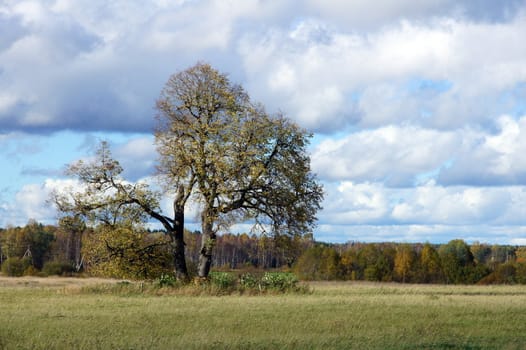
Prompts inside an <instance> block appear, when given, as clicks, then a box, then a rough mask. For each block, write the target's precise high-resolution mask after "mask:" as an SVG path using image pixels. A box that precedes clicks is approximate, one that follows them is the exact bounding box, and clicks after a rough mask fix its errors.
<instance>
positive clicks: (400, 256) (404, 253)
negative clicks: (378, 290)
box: [394, 244, 416, 283]
mask: <svg viewBox="0 0 526 350" xmlns="http://www.w3.org/2000/svg"><path fill="white" fill-rule="evenodd" d="M415 260H416V254H415V252H414V250H413V247H412V246H411V245H409V244H401V245H398V246H397V247H396V255H395V259H394V272H395V274H396V275H397V277H398V278H399V279H400V280H401V281H402V283H405V282H406V279H407V278H408V277H409V275H410V274H411V271H412V270H413V265H414V262H415Z"/></svg>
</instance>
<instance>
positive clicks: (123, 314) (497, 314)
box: [0, 283, 526, 349]
mask: <svg viewBox="0 0 526 350" xmlns="http://www.w3.org/2000/svg"><path fill="white" fill-rule="evenodd" d="M97 285H98V286H101V285H100V284H99V283H97V284H95V286H97ZM112 285H113V286H115V285H118V284H115V283H113V284H112ZM121 286H122V287H125V286H126V284H122V285H121ZM311 286H312V288H313V292H312V293H309V294H299V295H298V294H283V295H258V296H246V295H244V296H239V295H228V296H203V295H201V296H189V295H188V296H187V295H158V296H157V295H151V294H140V293H110V292H109V293H106V292H105V293H101V292H100V291H99V292H97V291H95V290H91V291H90V290H87V289H86V287H78V288H77V287H75V285H71V286H39V287H35V286H34V285H33V286H30V285H28V286H23V285H22V286H21V285H17V286H4V287H2V288H0V349H72V348H74V349H94V348H97V349H153V348H155V349H178V348H180V349H210V348H217V349H247V348H250V349H523V348H524V345H525V344H526V288H525V287H521V286H491V287H485V286H477V287H473V286H469V287H467V286H405V285H396V284H363V283H359V284H354V283H353V284H351V283H315V284H312V285H311ZM91 287H93V285H92V286H91ZM91 287H90V288H91ZM98 288H102V287H98ZM108 288H109V289H111V288H113V287H108Z"/></svg>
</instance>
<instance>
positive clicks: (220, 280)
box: [210, 272, 236, 289]
mask: <svg viewBox="0 0 526 350" xmlns="http://www.w3.org/2000/svg"><path fill="white" fill-rule="evenodd" d="M210 283H211V284H212V286H215V287H218V288H220V289H231V288H233V287H234V286H235V285H236V278H235V277H234V275H233V274H231V273H228V272H210Z"/></svg>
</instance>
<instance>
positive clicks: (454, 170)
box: [311, 115, 526, 187]
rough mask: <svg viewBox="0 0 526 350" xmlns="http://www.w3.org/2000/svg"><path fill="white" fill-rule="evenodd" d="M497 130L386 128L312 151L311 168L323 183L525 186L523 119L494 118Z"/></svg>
mask: <svg viewBox="0 0 526 350" xmlns="http://www.w3.org/2000/svg"><path fill="white" fill-rule="evenodd" d="M496 124H497V127H498V129H497V130H495V131H485V130H483V129H480V128H479V129H478V130H476V129H473V128H462V129H458V130H451V131H449V130H434V129H429V128H422V127H416V126H410V125H405V126H396V125H390V126H384V127H380V128H377V129H372V130H361V131H356V132H354V133H351V134H348V135H346V136H343V137H341V136H340V137H326V138H325V139H324V140H322V141H320V142H319V143H318V144H317V145H315V146H314V147H313V150H312V156H311V161H312V168H313V171H314V172H316V173H317V174H318V175H319V177H320V178H321V179H323V180H325V181H353V182H356V183H363V182H378V183H383V184H384V185H385V186H387V187H411V186H414V185H419V184H422V183H425V182H427V181H429V180H434V181H436V183H437V184H439V185H443V186H451V185H465V186H506V185H524V184H526V160H525V159H524V156H523V155H524V154H526V141H525V140H526V116H525V117H521V118H513V117H510V116H506V115H503V116H500V117H498V118H496Z"/></svg>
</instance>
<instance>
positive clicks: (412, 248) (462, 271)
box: [294, 239, 526, 284]
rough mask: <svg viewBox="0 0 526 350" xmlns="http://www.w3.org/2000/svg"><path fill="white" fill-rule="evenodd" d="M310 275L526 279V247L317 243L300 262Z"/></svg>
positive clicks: (304, 273) (312, 277) (317, 277)
mask: <svg viewBox="0 0 526 350" xmlns="http://www.w3.org/2000/svg"><path fill="white" fill-rule="evenodd" d="M294 271H295V272H296V273H297V274H298V276H299V277H300V278H301V279H304V280H365V281H382V282H391V281H394V282H402V283H448V284H449V283H451V284H475V283H478V284H494V283H509V284H512V283H522V284H526V247H517V246H503V245H487V244H481V243H475V244H472V245H468V244H467V243H466V242H464V241H463V240H460V239H456V240H452V241H450V242H448V243H447V244H442V245H432V244H429V243H426V244H398V243H349V244H343V245H324V244H317V245H315V246H313V247H311V248H309V249H307V250H306V251H305V252H304V253H303V254H302V255H301V256H300V257H299V259H298V261H297V263H296V264H295V265H294Z"/></svg>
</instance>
